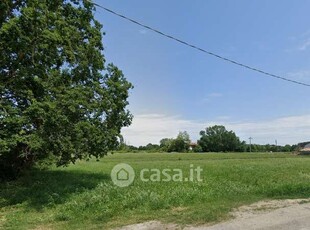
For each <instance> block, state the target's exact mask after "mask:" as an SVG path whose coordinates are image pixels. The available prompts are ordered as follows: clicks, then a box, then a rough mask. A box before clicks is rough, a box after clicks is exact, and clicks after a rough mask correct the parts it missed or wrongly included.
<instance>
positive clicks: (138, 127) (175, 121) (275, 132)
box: [122, 114, 310, 146]
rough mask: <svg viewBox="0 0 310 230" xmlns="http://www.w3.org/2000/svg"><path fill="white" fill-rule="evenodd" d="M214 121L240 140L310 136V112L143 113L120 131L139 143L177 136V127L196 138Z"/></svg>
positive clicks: (289, 139)
mask: <svg viewBox="0 0 310 230" xmlns="http://www.w3.org/2000/svg"><path fill="white" fill-rule="evenodd" d="M215 124H219V125H225V127H226V128H227V129H228V130H233V131H234V132H236V134H237V135H238V136H239V137H240V138H241V139H242V140H246V141H247V140H248V138H249V137H250V136H251V137H253V142H254V143H259V144H266V143H274V141H275V140H276V139H277V140H278V143H279V144H282V145H284V144H295V143H298V142H302V141H309V140H310V114H309V115H301V116H291V117H283V118H278V119H273V120H267V121H251V122H229V121H227V120H226V121H225V120H222V121H221V122H219V121H210V122H203V121H194V120H186V119H182V118H181V117H179V116H167V115H164V114H144V115H137V116H135V117H134V119H133V124H132V125H131V126H130V127H127V128H124V129H123V130H122V133H123V135H124V138H125V140H126V141H127V143H129V144H131V145H135V146H139V145H146V144H148V143H159V141H160V140H161V139H162V138H165V137H176V135H177V134H178V132H179V131H187V132H188V133H189V134H190V135H191V138H192V140H196V139H198V138H199V131H201V130H203V129H204V128H205V127H208V126H211V125H215Z"/></svg>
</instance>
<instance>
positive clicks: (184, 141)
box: [168, 131, 190, 152]
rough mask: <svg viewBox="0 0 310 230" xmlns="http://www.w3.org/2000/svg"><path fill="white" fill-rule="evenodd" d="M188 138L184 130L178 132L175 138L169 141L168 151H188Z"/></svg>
mask: <svg viewBox="0 0 310 230" xmlns="http://www.w3.org/2000/svg"><path fill="white" fill-rule="evenodd" d="M189 144H190V138H189V135H188V133H187V132H186V131H184V132H179V134H178V136H177V138H176V139H173V140H172V141H171V142H170V145H169V147H168V152H188V150H189Z"/></svg>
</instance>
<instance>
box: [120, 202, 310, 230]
mask: <svg viewBox="0 0 310 230" xmlns="http://www.w3.org/2000/svg"><path fill="white" fill-rule="evenodd" d="M232 215H233V216H234V219H232V220H230V221H227V222H223V223H219V224H216V225H213V226H207V225H206V226H186V227H180V226H178V225H176V224H163V223H161V222H159V221H150V222H146V223H141V224H135V225H129V226H125V227H122V228H119V229H118V230H181V229H182V230H243V229H244V230H249V229H255V230H310V199H296V200H272V201H261V202H258V203H254V204H252V205H249V206H242V207H240V208H238V209H237V210H235V211H234V212H233V213H232Z"/></svg>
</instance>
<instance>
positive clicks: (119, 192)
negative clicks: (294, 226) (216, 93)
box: [0, 153, 310, 229]
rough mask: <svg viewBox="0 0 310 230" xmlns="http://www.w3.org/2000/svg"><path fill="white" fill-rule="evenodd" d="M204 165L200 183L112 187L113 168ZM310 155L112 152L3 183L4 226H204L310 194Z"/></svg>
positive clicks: (0, 213) (0, 219) (0, 212)
mask: <svg viewBox="0 0 310 230" xmlns="http://www.w3.org/2000/svg"><path fill="white" fill-rule="evenodd" d="M118 163H128V164H130V165H131V166H132V167H133V168H134V170H135V172H136V174H138V173H139V172H140V171H141V169H143V168H159V169H164V168H180V169H182V170H183V172H184V174H185V175H186V176H187V175H188V171H189V165H190V164H193V165H195V166H201V167H202V168H203V174H202V178H203V182H200V183H198V182H182V183H181V182H148V183H145V182H142V181H140V180H135V181H134V183H133V184H132V185H131V186H129V187H125V188H119V187H116V186H115V185H113V183H112V182H111V179H110V171H111V169H112V168H113V166H114V165H116V164H118ZM309 197H310V157H309V156H293V155H289V154H258V153H256V154H245V153H220V154H198V153H184V154H175V153H173V154H166V153H128V154H115V155H110V156H108V157H105V158H103V159H102V160H101V161H100V162H96V161H90V162H79V163H77V164H76V165H71V166H70V167H67V168H50V169H49V170H44V171H40V170H33V171H31V172H29V173H28V174H27V175H24V176H23V177H22V178H20V179H19V180H18V181H14V182H10V183H5V184H1V185H0V229H1V228H3V229H36V228H37V229H109V228H113V227H116V226H121V225H125V224H132V223H137V222H143V221H147V220H154V219H156V220H161V221H164V222H174V223H178V224H181V225H182V224H202V223H206V222H216V221H220V220H223V219H225V218H228V217H229V212H230V211H231V210H232V209H233V208H235V207H238V206H240V205H243V204H249V203H252V202H255V201H258V200H262V199H284V198H309Z"/></svg>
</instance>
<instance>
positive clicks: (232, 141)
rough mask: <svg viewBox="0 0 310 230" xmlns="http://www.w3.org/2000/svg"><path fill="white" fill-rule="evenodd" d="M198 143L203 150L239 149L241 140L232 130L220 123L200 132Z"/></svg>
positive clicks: (223, 150) (222, 150) (224, 150)
mask: <svg viewBox="0 0 310 230" xmlns="http://www.w3.org/2000/svg"><path fill="white" fill-rule="evenodd" d="M200 136H201V137H200V140H199V141H198V144H199V145H200V146H201V148H202V150H203V151H204V152H228V151H238V150H239V151H240V146H241V142H240V140H239V138H238V137H237V136H236V134H235V133H234V132H233V131H227V130H226V128H225V127H224V126H222V125H215V126H211V127H208V128H206V130H203V131H201V132H200Z"/></svg>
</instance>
